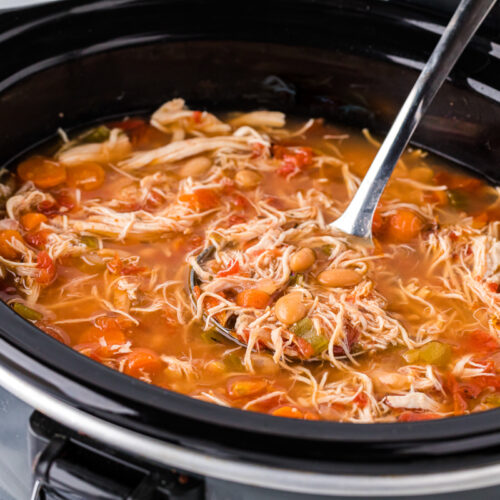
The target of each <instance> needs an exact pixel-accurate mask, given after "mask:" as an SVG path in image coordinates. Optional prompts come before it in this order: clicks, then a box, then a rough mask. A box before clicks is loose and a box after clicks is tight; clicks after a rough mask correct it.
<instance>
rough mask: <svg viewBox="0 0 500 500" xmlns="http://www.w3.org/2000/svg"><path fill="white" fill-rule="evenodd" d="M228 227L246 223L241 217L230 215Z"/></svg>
mask: <svg viewBox="0 0 500 500" xmlns="http://www.w3.org/2000/svg"><path fill="white" fill-rule="evenodd" d="M228 222H229V226H230V227H231V226H236V225H237V224H242V223H243V222H246V219H245V217H242V216H241V215H234V214H233V215H231V216H230V217H229V220H228Z"/></svg>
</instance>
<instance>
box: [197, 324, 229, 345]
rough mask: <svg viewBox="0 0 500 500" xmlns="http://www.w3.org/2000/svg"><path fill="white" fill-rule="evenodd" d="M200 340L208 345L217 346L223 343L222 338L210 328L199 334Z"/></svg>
mask: <svg viewBox="0 0 500 500" xmlns="http://www.w3.org/2000/svg"><path fill="white" fill-rule="evenodd" d="M201 338H202V339H203V340H204V341H205V342H208V343H210V344H212V343H214V342H216V343H218V344H223V343H224V337H223V336H222V335H221V334H220V333H219V332H218V331H217V330H216V329H215V328H210V329H208V330H205V331H203V332H201Z"/></svg>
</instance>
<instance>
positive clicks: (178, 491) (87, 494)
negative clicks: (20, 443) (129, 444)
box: [30, 411, 205, 500]
mask: <svg viewBox="0 0 500 500" xmlns="http://www.w3.org/2000/svg"><path fill="white" fill-rule="evenodd" d="M30 448H31V450H32V452H33V453H32V457H33V458H32V461H33V488H32V492H31V496H30V500H47V499H48V498H60V499H63V498H68V499H70V498H82V499H83V498H101V499H103V500H104V499H110V500H111V499H117V498H120V499H122V500H153V499H154V500H159V499H162V500H202V499H203V498H205V495H204V491H205V488H204V486H205V485H204V481H203V480H202V479H200V478H194V477H188V476H185V475H183V474H180V473H178V472H174V471H173V470H165V469H163V468H159V467H156V466H155V465H153V464H149V463H145V462H143V461H141V460H138V459H137V458H135V457H132V456H128V455H122V454H120V453H118V452H116V451H115V450H112V449H107V448H106V447H104V446H102V444H100V443H98V442H95V441H93V440H90V439H89V438H86V437H85V436H82V435H79V434H77V433H75V432H74V431H71V430H70V429H67V428H66V427H64V426H62V425H60V424H57V423H56V422H54V421H53V420H51V419H49V418H47V417H45V416H44V415H42V414H41V413H39V412H36V411H35V412H34V413H33V414H32V416H31V418H30Z"/></svg>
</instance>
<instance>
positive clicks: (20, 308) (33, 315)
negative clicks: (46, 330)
mask: <svg viewBox="0 0 500 500" xmlns="http://www.w3.org/2000/svg"><path fill="white" fill-rule="evenodd" d="M12 308H13V309H14V311H16V313H17V314H19V316H22V317H23V318H24V319H28V320H30V321H38V320H41V319H42V318H43V314H42V313H39V312H38V311H35V310H34V309H31V307H28V306H25V305H24V304H21V302H16V303H15V304H14V305H13V306H12Z"/></svg>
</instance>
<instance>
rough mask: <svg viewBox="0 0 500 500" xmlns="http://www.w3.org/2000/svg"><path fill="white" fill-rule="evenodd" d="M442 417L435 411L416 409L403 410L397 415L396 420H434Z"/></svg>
mask: <svg viewBox="0 0 500 500" xmlns="http://www.w3.org/2000/svg"><path fill="white" fill-rule="evenodd" d="M436 418H442V417H441V415H437V414H435V413H422V412H416V411H404V412H403V413H401V415H399V417H398V422H420V421H422V420H434V419H436Z"/></svg>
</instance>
